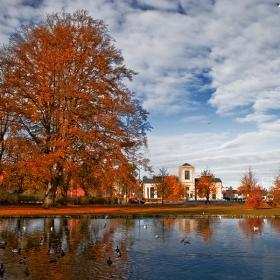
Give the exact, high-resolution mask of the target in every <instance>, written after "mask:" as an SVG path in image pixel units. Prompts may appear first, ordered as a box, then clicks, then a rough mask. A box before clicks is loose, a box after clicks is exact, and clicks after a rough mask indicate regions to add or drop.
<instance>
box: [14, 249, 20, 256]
mask: <svg viewBox="0 0 280 280" xmlns="http://www.w3.org/2000/svg"><path fill="white" fill-rule="evenodd" d="M12 252H13V253H15V254H19V255H20V254H21V248H19V249H13V250H12Z"/></svg>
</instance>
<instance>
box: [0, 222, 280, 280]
mask: <svg viewBox="0 0 280 280" xmlns="http://www.w3.org/2000/svg"><path fill="white" fill-rule="evenodd" d="M279 235H280V220H278V219H262V218H250V219H226V218H219V217H218V218H211V219H208V218H199V219H189V218H176V219H167V218H156V219H153V218H146V219H145V218H143V219H90V218H87V217H83V218H81V219H65V218H64V219H63V218H54V219H52V218H46V219H23V218H22V219H1V220H0V240H7V241H8V245H7V247H6V249H0V262H3V263H4V264H5V268H6V276H7V278H6V279H21V278H20V277H22V276H23V270H24V267H23V266H22V265H20V264H18V260H19V259H20V258H21V257H23V256H26V257H27V259H28V267H29V269H30V271H31V272H32V273H31V274H30V275H29V276H28V279H40V278H41V279H61V280H64V279H70V278H73V277H77V275H78V277H79V278H80V279H186V278H187V279H225V278H226V279H277V278H278V277H279V273H280V268H278V264H279V261H280V255H279V248H280V238H279ZM156 236H158V238H156ZM41 237H44V240H43V242H40V239H41ZM182 239H183V240H182ZM117 246H119V248H120V250H121V252H122V256H121V258H118V257H117V254H116V251H115V248H116V247H117ZM19 247H21V248H22V256H18V255H15V254H13V253H12V251H11V250H12V249H14V248H19ZM61 249H64V250H65V252H66V256H65V257H63V258H61V259H58V261H57V263H55V264H50V263H49V262H48V260H49V258H50V255H49V254H50V253H51V254H52V255H54V256H58V255H59V252H60V250H61ZM109 256H110V257H111V259H112V260H113V264H112V265H111V266H108V265H107V263H106V260H107V259H108V257H109Z"/></svg>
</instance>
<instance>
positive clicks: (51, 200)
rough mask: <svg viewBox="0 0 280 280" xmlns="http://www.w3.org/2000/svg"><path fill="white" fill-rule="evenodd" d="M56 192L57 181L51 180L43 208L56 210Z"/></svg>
mask: <svg viewBox="0 0 280 280" xmlns="http://www.w3.org/2000/svg"><path fill="white" fill-rule="evenodd" d="M56 191H57V183H56V182H55V180H51V182H48V187H47V191H46V193H45V198H44V202H43V205H42V207H43V208H45V209H48V208H55V198H56Z"/></svg>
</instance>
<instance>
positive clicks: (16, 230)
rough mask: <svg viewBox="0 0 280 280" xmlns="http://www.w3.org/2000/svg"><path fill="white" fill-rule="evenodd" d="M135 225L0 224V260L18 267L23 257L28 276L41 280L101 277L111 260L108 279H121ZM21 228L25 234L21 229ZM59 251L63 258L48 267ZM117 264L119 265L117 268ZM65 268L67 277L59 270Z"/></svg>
mask: <svg viewBox="0 0 280 280" xmlns="http://www.w3.org/2000/svg"><path fill="white" fill-rule="evenodd" d="M136 221H137V220H134V219H110V220H109V219H91V218H88V217H86V216H84V217H81V218H79V219H74V218H45V219H37V220H36V219H35V220H33V221H32V220H31V219H18V220H16V219H15V220H14V221H11V220H9V221H6V220H2V221H0V228H1V232H0V239H1V240H7V242H8V246H7V248H6V250H5V258H6V259H5V258H4V257H3V258H2V256H1V260H4V259H5V260H7V262H11V263H18V260H19V258H22V257H23V256H26V257H27V259H28V267H29V269H30V270H31V271H32V275H40V276H42V277H43V278H42V279H69V278H71V277H74V276H75V275H79V278H81V279H88V278H87V277H88V276H87V275H89V274H90V273H102V271H104V269H105V270H106V271H107V270H108V269H109V268H108V265H107V263H106V260H107V259H108V257H109V256H111V259H112V260H113V261H114V264H115V265H113V266H112V268H114V269H111V270H110V271H111V272H112V273H113V274H114V277H111V278H113V279H123V278H121V275H124V271H125V269H126V268H128V267H129V265H130V264H129V261H128V255H127V254H126V251H127V248H128V246H130V245H131V244H132V243H133V242H134V240H135V239H134V233H133V232H134V229H135V223H136ZM168 223H169V222H168ZM35 225H36V226H35ZM25 226H26V231H24V229H23V227H25ZM116 246H119V248H120V249H121V251H122V257H121V258H117V254H116V251H115V248H116ZM19 247H21V248H22V256H18V255H16V254H13V253H12V250H11V249H13V248H19ZM61 249H64V250H65V252H66V255H65V257H63V258H62V259H59V260H58V262H57V264H56V263H54V264H50V263H49V262H48V261H49V259H50V258H53V257H55V256H58V257H59V252H60V250H61ZM50 253H51V254H52V255H50ZM118 262H119V263H121V265H117V263H118ZM38 264H40V265H38ZM65 265H67V277H66V276H65V274H64V273H63V272H64V271H63V269H62V267H63V266H64V267H65ZM18 269H21V266H18ZM8 270H9V269H8ZM21 272H22V271H21ZM9 273H10V275H11V273H14V275H12V276H11V277H12V279H18V278H17V277H18V276H17V275H16V273H17V270H15V271H13V272H11V271H10V272H9ZM46 275H47V276H46ZM44 277H45V278H44ZM108 277H109V276H108ZM97 278H98V277H97ZM105 278H106V277H105ZM109 278H110V277H109ZM109 278H108V279H109ZM111 278H110V279H111ZM106 279H107V278H106Z"/></svg>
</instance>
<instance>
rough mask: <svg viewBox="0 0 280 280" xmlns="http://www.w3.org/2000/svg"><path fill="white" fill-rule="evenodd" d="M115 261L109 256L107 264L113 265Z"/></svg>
mask: <svg viewBox="0 0 280 280" xmlns="http://www.w3.org/2000/svg"><path fill="white" fill-rule="evenodd" d="M112 263H113V262H112V261H111V258H110V257H109V259H108V260H107V264H108V265H111V264H112Z"/></svg>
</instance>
